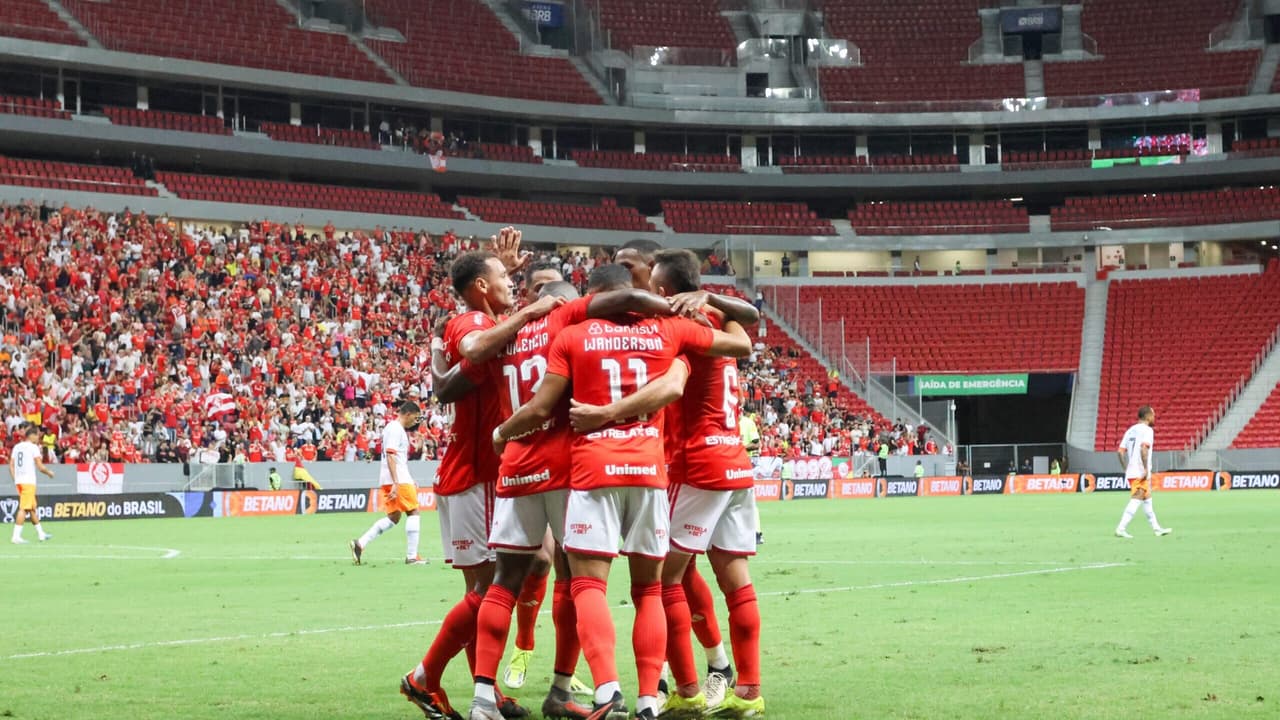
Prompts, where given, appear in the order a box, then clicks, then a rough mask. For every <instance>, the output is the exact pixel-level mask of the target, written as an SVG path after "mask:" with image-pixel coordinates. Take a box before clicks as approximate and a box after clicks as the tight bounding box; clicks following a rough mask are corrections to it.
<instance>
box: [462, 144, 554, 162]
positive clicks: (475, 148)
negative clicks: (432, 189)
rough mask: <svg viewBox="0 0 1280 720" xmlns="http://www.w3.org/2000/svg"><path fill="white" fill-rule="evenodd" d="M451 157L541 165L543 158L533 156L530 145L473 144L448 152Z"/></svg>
mask: <svg viewBox="0 0 1280 720" xmlns="http://www.w3.org/2000/svg"><path fill="white" fill-rule="evenodd" d="M445 154H446V155H448V156H449V157H462V158H472V159H474V160H492V161H494V162H515V163H529V164H531V165H541V164H542V158H540V157H538V156H537V155H534V154H533V148H531V147H529V146H528V145H507V144H505V143H488V142H473V143H467V144H466V146H465V147H461V148H458V149H457V150H446V151H445Z"/></svg>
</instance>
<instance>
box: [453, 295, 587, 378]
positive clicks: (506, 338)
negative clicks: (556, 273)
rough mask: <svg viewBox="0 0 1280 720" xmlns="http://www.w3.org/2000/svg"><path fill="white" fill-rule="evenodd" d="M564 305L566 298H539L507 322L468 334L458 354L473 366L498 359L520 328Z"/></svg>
mask: <svg viewBox="0 0 1280 720" xmlns="http://www.w3.org/2000/svg"><path fill="white" fill-rule="evenodd" d="M562 304H564V298H558V297H552V296H550V295H548V296H547V297H543V298H539V299H538V301H537V302H535V303H533V304H531V305H526V306H525V307H523V308H521V309H520V310H517V311H515V312H514V313H512V314H511V315H509V316H508V317H507V318H506V319H505V320H503V321H502V322H500V323H498V324H497V325H494V326H493V327H491V328H489V329H488V330H477V331H475V332H472V333H468V334H467V335H466V337H464V338H462V340H461V342H459V343H458V352H460V353H461V354H462V357H463V358H465V359H466V360H467V362H470V363H471V364H472V365H479V364H481V363H485V362H488V361H490V360H492V359H493V358H495V357H497V356H498V353H499V352H502V348H504V347H506V345H507V343H509V342H511V341H512V340H513V339H514V338H515V336H516V333H518V332H520V328H522V327H524V326H525V325H526V324H528V323H530V322H532V321H534V320H537V319H538V318H541V317H544V316H545V315H546V314H547V313H549V312H551V311H552V310H554V309H556V308H557V307H559V306H560V305H562Z"/></svg>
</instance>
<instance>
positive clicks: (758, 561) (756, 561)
mask: <svg viewBox="0 0 1280 720" xmlns="http://www.w3.org/2000/svg"><path fill="white" fill-rule="evenodd" d="M751 564H752V565H940V566H942V565H946V566H952V565H956V566H970V565H980V566H987V565H992V566H1000V565H1015V566H1028V567H1040V566H1043V565H1067V564H1068V562H1067V561H1064V560H1040V561H1038V562H1037V561H1029V560H783V559H774V558H762V557H759V556H754V557H752V558H751Z"/></svg>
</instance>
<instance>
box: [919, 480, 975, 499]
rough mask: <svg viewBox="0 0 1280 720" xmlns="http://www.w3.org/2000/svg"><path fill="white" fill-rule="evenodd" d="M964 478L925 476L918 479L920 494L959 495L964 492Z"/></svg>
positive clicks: (922, 495)
mask: <svg viewBox="0 0 1280 720" xmlns="http://www.w3.org/2000/svg"><path fill="white" fill-rule="evenodd" d="M965 484H966V483H965V478H962V477H960V476H958V475H957V476H955V477H927V478H924V479H922V480H921V481H920V496H921V497H926V496H938V495H944V496H945V495H961V494H963V493H964V487H965Z"/></svg>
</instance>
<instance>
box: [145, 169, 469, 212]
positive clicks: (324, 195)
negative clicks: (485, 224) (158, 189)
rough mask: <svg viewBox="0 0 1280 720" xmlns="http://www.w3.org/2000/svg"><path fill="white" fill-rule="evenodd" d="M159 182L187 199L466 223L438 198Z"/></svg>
mask: <svg viewBox="0 0 1280 720" xmlns="http://www.w3.org/2000/svg"><path fill="white" fill-rule="evenodd" d="M156 179H157V180H159V181H160V182H161V183H163V184H164V186H165V187H166V188H168V189H169V190H171V191H173V192H174V193H175V194H176V195H177V196H178V197H181V198H186V199H189V200H209V201H213V202H230V203H249V204H254V205H274V206H280V207H298V208H318V209H324V210H346V211H354V212H369V213H384V214H388V215H412V216H417V217H441V218H455V219H458V220H462V219H463V215H462V213H460V212H458V211H457V210H454V209H453V206H452V205H450V204H449V203H447V202H444V201H443V200H441V199H440V196H438V195H435V194H424V193H414V192H404V191H400V190H373V189H368V188H351V187H344V186H339V185H317V184H314V183H296V182H285V181H281V180H252V179H246V178H233V177H223V176H218V175H194V174H190V173H176V172H160V173H157V177H156Z"/></svg>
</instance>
